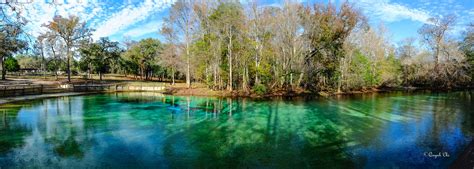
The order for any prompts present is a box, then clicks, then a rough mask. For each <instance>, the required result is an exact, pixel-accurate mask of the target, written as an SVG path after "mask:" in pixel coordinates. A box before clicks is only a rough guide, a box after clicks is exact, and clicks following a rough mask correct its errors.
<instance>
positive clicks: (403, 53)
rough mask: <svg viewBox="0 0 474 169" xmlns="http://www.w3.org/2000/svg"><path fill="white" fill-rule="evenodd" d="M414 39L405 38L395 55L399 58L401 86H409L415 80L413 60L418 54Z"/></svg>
mask: <svg viewBox="0 0 474 169" xmlns="http://www.w3.org/2000/svg"><path fill="white" fill-rule="evenodd" d="M414 43H415V38H407V39H405V40H403V41H402V42H400V46H399V47H398V49H397V55H398V56H399V58H400V60H401V64H402V77H403V80H402V84H403V85H405V86H407V85H411V84H412V83H413V81H414V80H415V77H414V75H415V70H414V68H413V64H414V63H413V59H414V57H415V56H416V55H417V54H418V51H417V50H416V47H415V44H414Z"/></svg>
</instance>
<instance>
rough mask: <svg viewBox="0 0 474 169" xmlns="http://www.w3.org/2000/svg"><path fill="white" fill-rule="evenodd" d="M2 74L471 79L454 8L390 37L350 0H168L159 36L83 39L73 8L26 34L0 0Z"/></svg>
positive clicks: (272, 81)
mask: <svg viewBox="0 0 474 169" xmlns="http://www.w3.org/2000/svg"><path fill="white" fill-rule="evenodd" d="M0 7H1V14H0V17H1V18H2V19H1V23H0V44H2V45H1V46H0V61H1V69H2V79H6V78H7V77H6V76H7V72H16V71H18V70H20V69H21V68H31V69H37V70H40V72H41V73H40V74H39V75H45V76H46V75H54V76H56V77H58V74H59V73H60V72H65V73H66V74H67V76H68V81H71V75H84V78H90V77H91V75H92V74H97V75H99V76H100V79H101V80H102V77H103V76H104V75H107V74H121V75H126V76H129V77H134V78H136V79H137V80H143V81H166V82H169V83H172V84H175V83H178V82H183V83H186V86H187V87H188V88H189V87H192V86H193V84H194V83H200V84H204V85H206V86H207V87H208V88H209V89H213V90H227V91H242V92H253V93H258V94H264V93H269V92H274V91H298V90H304V91H311V92H319V91H325V92H334V93H340V92H347V91H357V90H369V89H377V88H411V87H414V88H428V89H453V88H469V87H472V84H473V81H474V67H473V66H474V20H473V21H472V22H471V24H469V25H464V27H465V29H464V31H462V32H461V33H458V34H453V33H452V32H453V27H454V26H455V25H456V24H457V23H458V21H457V18H456V17H455V15H448V16H438V17H434V18H430V19H429V20H428V22H427V23H426V24H424V25H423V26H422V27H420V28H419V29H418V34H419V36H417V37H411V38H407V39H405V40H403V41H401V42H398V43H396V44H393V43H392V42H391V41H390V38H391V37H390V35H389V30H387V29H386V28H385V27H384V25H383V24H380V25H379V26H377V27H374V26H371V25H370V24H369V22H370V18H368V17H367V16H364V15H363V13H362V12H361V11H360V9H358V8H357V6H356V5H355V4H353V3H351V2H342V3H341V4H331V3H312V4H309V3H298V2H297V1H291V0H287V1H284V3H283V4H282V5H281V6H261V5H259V4H258V3H257V1H255V2H251V3H247V4H242V3H240V1H232V0H223V1H199V0H177V1H176V2H175V3H174V4H173V5H172V6H171V8H170V11H169V14H168V15H167V16H166V18H165V21H164V22H163V24H162V25H156V33H157V34H159V35H160V36H161V37H162V38H160V39H158V38H157V39H153V38H147V39H142V40H140V41H134V40H131V39H130V38H127V37H125V38H124V39H125V40H123V41H120V42H116V41H112V40H110V39H109V38H107V37H104V38H100V39H95V40H94V39H93V38H92V33H93V32H94V28H93V27H89V25H88V24H87V23H86V22H84V21H82V18H79V17H77V16H59V15H58V16H55V17H54V18H51V21H49V22H47V23H43V27H45V28H47V30H48V31H47V32H44V33H42V34H41V35H40V36H37V37H34V36H31V34H29V33H28V30H27V29H26V28H25V25H26V24H27V22H28V18H25V17H24V16H23V15H22V10H21V9H20V8H17V7H16V6H15V5H14V4H2V5H0Z"/></svg>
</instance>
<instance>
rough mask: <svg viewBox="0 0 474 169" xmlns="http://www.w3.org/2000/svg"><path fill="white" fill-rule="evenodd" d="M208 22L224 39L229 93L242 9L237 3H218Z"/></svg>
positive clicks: (231, 88)
mask: <svg viewBox="0 0 474 169" xmlns="http://www.w3.org/2000/svg"><path fill="white" fill-rule="evenodd" d="M209 17H210V21H211V22H212V26H214V27H216V28H217V29H218V32H219V34H220V37H221V38H223V39H225V41H226V51H225V53H226V56H227V62H228V64H227V66H228V73H229V77H228V79H227V80H228V82H227V89H228V90H229V91H232V90H233V82H234V81H233V79H232V78H233V70H232V67H233V63H232V61H233V59H234V56H233V52H234V50H235V49H234V48H235V47H236V45H238V44H236V42H235V40H236V39H237V38H238V36H237V35H238V34H239V33H240V31H241V29H242V27H243V24H244V23H243V22H242V21H243V20H245V17H244V15H243V11H242V7H241V6H240V4H237V3H232V2H228V3H225V2H224V3H220V4H219V6H217V8H216V9H215V10H214V11H213V13H212V14H211V16H209Z"/></svg>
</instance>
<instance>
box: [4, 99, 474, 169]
mask: <svg viewBox="0 0 474 169" xmlns="http://www.w3.org/2000/svg"><path fill="white" fill-rule="evenodd" d="M473 108H474V107H473V104H472V100H471V94H470V93H469V92H456V93H444V94H417V95H405V94H400V93H392V94H388V95H383V94H382V95H380V94H375V95H362V96H352V97H340V98H330V99H321V98H309V99H308V98H291V99H288V98H274V99H271V100H265V99H263V100H252V99H245V98H240V99H230V98H224V99H222V98H213V97H180V96H165V95H162V94H158V93H116V94H102V95H91V96H78V97H63V98H55V99H45V100H41V101H35V102H25V103H19V104H10V105H4V106H2V107H1V111H3V112H4V113H3V114H2V115H3V116H2V120H0V121H1V123H0V124H1V128H0V129H1V130H0V132H1V136H0V143H1V144H0V157H1V158H0V166H2V167H3V166H14V167H19V168H31V167H45V166H48V167H56V168H70V167H74V168H96V167H100V168H102V167H106V168H117V167H119V168H150V167H159V168H315V167H316V168H357V167H367V168H373V167H377V166H387V167H401V168H414V167H424V168H430V167H446V166H448V165H449V163H450V162H452V160H454V159H455V156H456V155H457V154H458V153H459V152H460V151H461V150H462V148H464V147H465V146H466V145H467V143H468V142H469V141H471V140H472V138H473V135H474V132H473V131H474V126H473V121H474V120H473V110H474V109H473ZM426 151H433V152H436V151H448V152H449V153H450V154H451V155H452V157H451V158H446V159H438V160H433V159H430V158H427V157H424V156H423V152H426Z"/></svg>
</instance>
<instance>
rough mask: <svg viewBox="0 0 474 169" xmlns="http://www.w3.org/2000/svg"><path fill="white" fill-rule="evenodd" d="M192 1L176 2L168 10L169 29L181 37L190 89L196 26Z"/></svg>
mask: <svg viewBox="0 0 474 169" xmlns="http://www.w3.org/2000/svg"><path fill="white" fill-rule="evenodd" d="M193 4H194V1H193V0H178V1H176V2H175V3H174V4H173V5H172V7H171V10H170V15H169V22H171V23H173V24H172V26H170V27H169V28H173V29H174V32H176V33H177V34H180V35H182V36H183V40H182V41H183V43H184V45H183V47H184V51H185V54H186V85H187V87H188V88H190V87H191V61H190V60H191V50H190V45H191V43H192V40H193V37H192V36H193V30H194V29H195V24H196V15H195V13H194V10H193Z"/></svg>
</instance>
